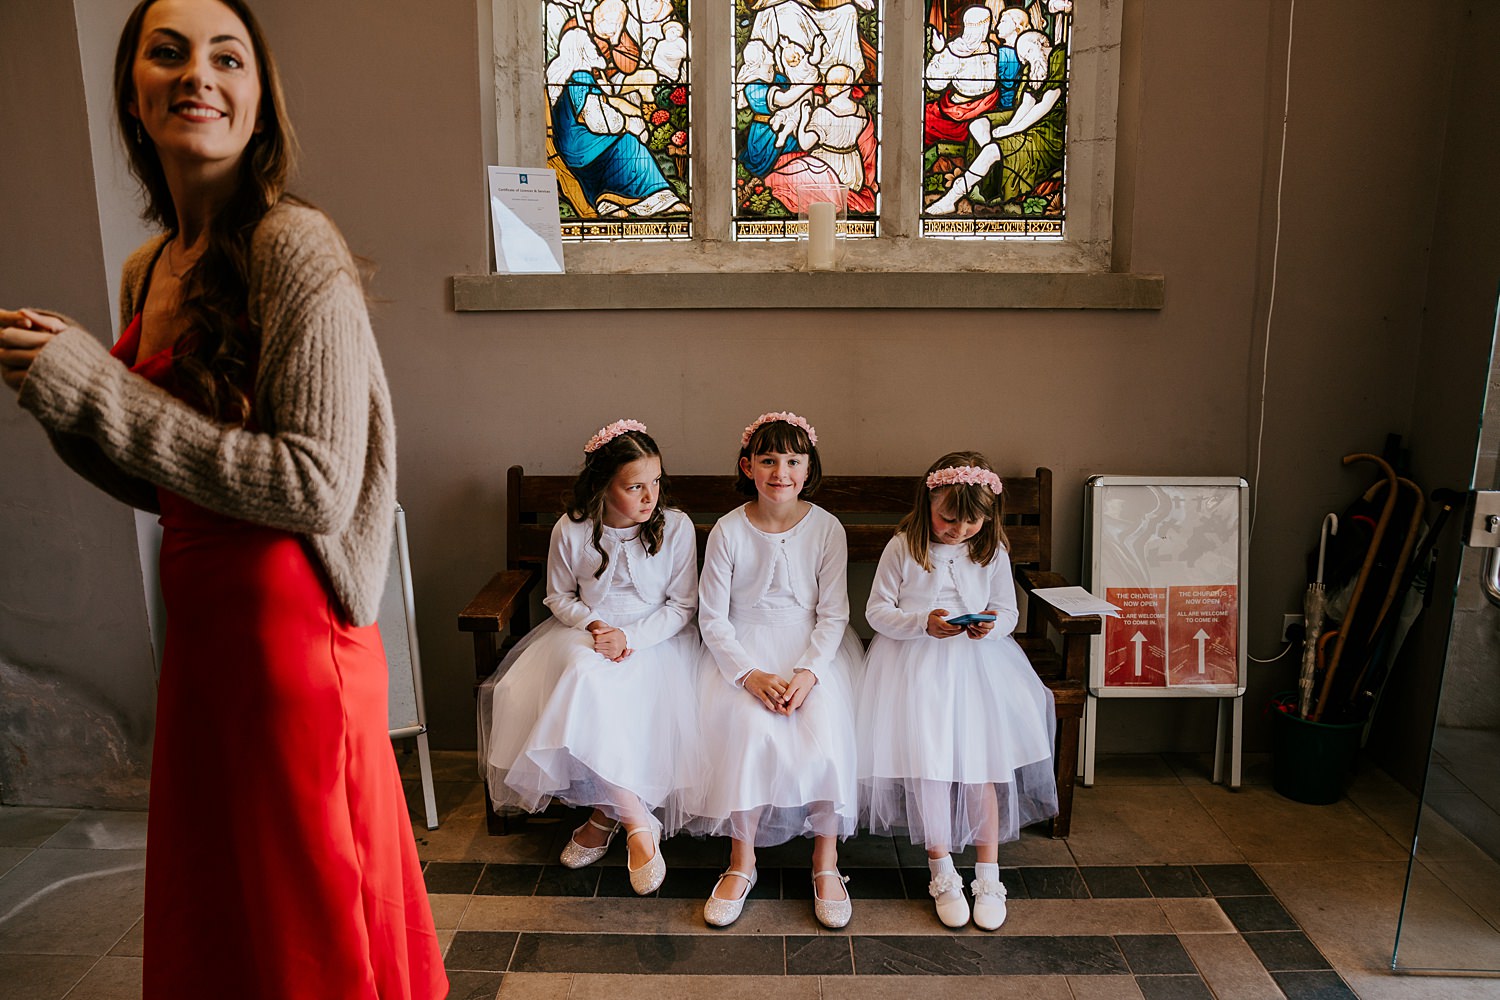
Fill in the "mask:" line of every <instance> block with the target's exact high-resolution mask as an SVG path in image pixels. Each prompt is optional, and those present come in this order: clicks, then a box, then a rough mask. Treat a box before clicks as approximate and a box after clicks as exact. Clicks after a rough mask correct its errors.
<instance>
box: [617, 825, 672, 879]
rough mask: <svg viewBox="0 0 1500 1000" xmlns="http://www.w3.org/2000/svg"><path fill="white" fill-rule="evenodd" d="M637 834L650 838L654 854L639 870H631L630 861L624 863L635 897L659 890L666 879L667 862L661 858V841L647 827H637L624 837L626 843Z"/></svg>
mask: <svg viewBox="0 0 1500 1000" xmlns="http://www.w3.org/2000/svg"><path fill="white" fill-rule="evenodd" d="M638 833H644V834H645V835H646V836H648V837H650V838H651V840H652V842H653V843H654V844H655V845H656V853H655V854H653V855H651V860H650V861H647V862H646V863H645V864H643V865H641V866H640V867H639V868H631V867H630V861H629V860H628V859H627V860H626V862H625V869H626V871H628V872H629V873H630V888H632V889H634V890H635V894H636V895H637V896H649V895H651V894H652V893H653V892H655V891H656V890H657V889H660V888H661V883H662V880H663V879H665V878H666V877H667V862H666V860H665V859H664V858H662V856H661V839H660V838H658V837H657V836H656V832H655V831H654V830H652V829H651V827H649V826H638V827H636V828H635V829H634V830H631V831H630V832H629V833H627V834H626V835H625V839H626V840H627V841H628V840H630V838H631V837H634V836H635V835H636V834H638Z"/></svg>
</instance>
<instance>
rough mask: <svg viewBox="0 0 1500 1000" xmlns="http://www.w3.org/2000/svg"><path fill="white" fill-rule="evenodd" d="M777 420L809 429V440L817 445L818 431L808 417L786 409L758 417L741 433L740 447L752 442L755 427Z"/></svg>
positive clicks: (814, 445)
mask: <svg viewBox="0 0 1500 1000" xmlns="http://www.w3.org/2000/svg"><path fill="white" fill-rule="evenodd" d="M777 421H781V422H782V423H786V424H791V425H792V426H793V427H800V428H802V429H803V430H805V431H807V440H808V441H810V442H812V445H813V447H815V448H816V447H817V445H818V432H817V431H815V430H813V425H812V424H810V423H808V422H807V418H806V417H799V416H797V414H795V413H788V412H787V411H785V410H778V411H776V412H775V413H762V414H761V415H760V416H758V417H756V418H755V422H754V423H753V424H751V425H750V426H749V427H746V428H745V433H743V434H741V435H740V447H741V448H743V447H745V446H746V445H748V444H749V443H750V435H752V434H754V433H755V429H756V428H757V427H759V426H760V425H761V424H773V423H776V422H777Z"/></svg>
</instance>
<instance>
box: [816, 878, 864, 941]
mask: <svg viewBox="0 0 1500 1000" xmlns="http://www.w3.org/2000/svg"><path fill="white" fill-rule="evenodd" d="M825 875H831V876H833V877H834V878H836V879H838V880H839V881H841V882H844V883H845V884H847V883H848V882H849V876H848V875H840V874H839V870H838V869H837V868H830V869H828V870H826V871H821V872H813V876H812V878H813V916H815V917H817V918H818V923H820V924H822V925H823V926H824V927H827V928H828V929H830V930H835V931H836V930H838V929H839V928H840V927H843V926H844V925H846V924H847V923H849V918H850V917H852V916H854V901H853V900H852V899H850V898H849V891H848V890H847V889H846V890H844V898H843V899H824V898H823V897H822V896H819V895H818V879H820V878H822V877H824V876H825Z"/></svg>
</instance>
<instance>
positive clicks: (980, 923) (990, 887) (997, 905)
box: [969, 878, 1005, 931]
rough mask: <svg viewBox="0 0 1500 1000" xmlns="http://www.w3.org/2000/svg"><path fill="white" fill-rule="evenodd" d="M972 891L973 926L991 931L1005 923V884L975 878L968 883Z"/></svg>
mask: <svg viewBox="0 0 1500 1000" xmlns="http://www.w3.org/2000/svg"><path fill="white" fill-rule="evenodd" d="M969 888H970V889H972V890H974V926H975V927H978V928H979V929H980V930H982V931H992V930H995V929H996V928H997V927H999V926H1000V925H1001V924H1003V923H1005V883H1003V882H1001V881H1000V880H999V879H993V878H976V879H975V880H974V881H972V882H970V883H969Z"/></svg>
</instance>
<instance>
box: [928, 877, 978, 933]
mask: <svg viewBox="0 0 1500 1000" xmlns="http://www.w3.org/2000/svg"><path fill="white" fill-rule="evenodd" d="M927 895H929V896H931V897H932V898H933V899H935V900H936V901H937V915H938V919H939V920H941V921H942V922H943V926H944V927H952V928H954V929H957V928H959V927H962V926H963V925H964V924H966V923H968V922H969V901H968V900H967V899H965V898H964V879H963V876H962V875H960V874H958V872H953V871H948V872H943V873H942V874H941V875H934V876H933V877H932V881H931V882H929V883H927Z"/></svg>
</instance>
